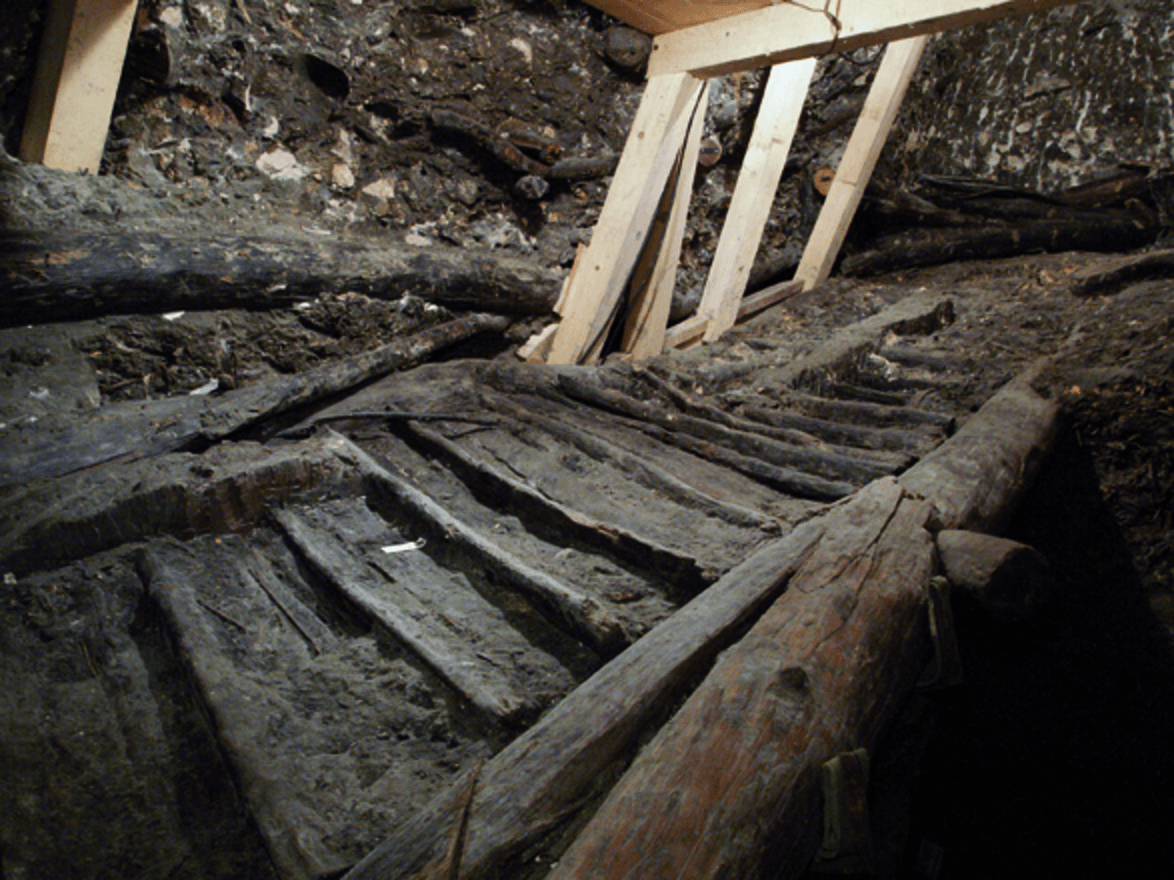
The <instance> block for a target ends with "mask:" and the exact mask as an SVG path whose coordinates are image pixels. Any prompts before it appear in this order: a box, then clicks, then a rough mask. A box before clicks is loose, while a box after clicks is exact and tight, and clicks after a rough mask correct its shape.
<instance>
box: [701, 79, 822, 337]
mask: <svg viewBox="0 0 1174 880" xmlns="http://www.w3.org/2000/svg"><path fill="white" fill-rule="evenodd" d="M814 72H815V59H814V58H804V59H801V60H799V61H791V62H788V63H787V64H780V65H778V66H776V67H774V68H772V69H771V72H770V80H769V81H768V82H767V86H766V93H765V94H764V95H763V97H762V106H761V108H760V109H759V111H758V119H757V120H755V123H754V132H753V134H751V136H750V146H749V147H748V148H747V150H746V158H745V159H744V160H743V163H742V170H741V172H740V173H739V174H738V183H737V186H735V187H734V197H733V199H732V200H731V201H730V210H729V213H728V214H727V215H726V223H725V226H724V227H722V235H721V239H720V241H719V242H718V245H717V251H716V253H715V254H714V256H713V265H712V266H711V267H710V270H709V277H708V278H707V279H706V282H705V292H704V293H703V294H702V296H701V304H700V305H699V306H698V308H697V312H698V314H699V315H703V316H705V317H707V318H708V319H709V324H708V326H707V327H706V330H705V337H704V338H705V341H706V342H713V341H714V340H716V339H717V338H718V337H719V336H721V335H722V334H723V333H725V332H726V331H727V330H729V329H730V328H731V327H733V326H734V322H735V321H736V320H737V319H738V304H739V303H740V302H741V300H742V294H743V293H745V291H746V283H747V281H748V280H749V278H750V269H751V268H752V267H753V265H754V257H755V255H756V254H757V253H758V245H759V243H760V242H761V241H762V233H763V230H765V229H766V220H767V217H768V216H769V215H770V207H771V205H772V204H773V203H774V197H775V192H776V190H778V187H779V178H780V177H782V175H783V166H784V165H786V163H787V154H788V153H789V152H790V151H791V141H792V139H793V138H794V137H795V130H796V129H797V128H798V127H799V115H800V114H801V113H802V112H803V102H804V100H805V99H806V97H807V89H808V87H809V86H810V85H811V75H812V74H813V73H814Z"/></svg>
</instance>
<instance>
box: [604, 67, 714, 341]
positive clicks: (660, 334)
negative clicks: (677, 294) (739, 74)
mask: <svg viewBox="0 0 1174 880" xmlns="http://www.w3.org/2000/svg"><path fill="white" fill-rule="evenodd" d="M708 106H709V83H706V84H705V86H704V89H703V91H702V93H701V98H700V102H699V104H698V106H697V112H696V113H695V114H694V116H693V119H692V121H691V122H690V123H689V133H688V134H687V135H686V136H685V149H684V151H683V153H682V154H681V163H680V170H679V171H678V173H677V178H676V181H675V182H673V183H672V186H671V187H670V188H668V189H666V190H665V196H666V197H669V198H671V200H672V204H671V206H670V209H669V216H668V218H667V222H666V223H665V228H664V232H663V234H662V237H661V242H660V245H659V247H657V249H656V252H655V254H651V253H650V254H648V257H649V258H654V259H655V263H654V264H653V265H652V267H651V271H650V273H649V274H648V282H647V284H646V285H644V287H643V288H642V289H641V290H640V291H639V293H638V294H637V296H636V299H635V301H634V302H633V303H632V305H631V307H630V309H629V313H628V320H627V323H626V326H625V328H624V338H623V341H622V342H621V344H620V349H621V350H622V351H625V352H627V353H628V354H630V355H631V356H632V359H633V360H637V361H641V360H647V359H648V358H653V357H656V356H657V355H658V354H660V352H661V350H662V349H663V348H664V334H665V330H666V328H667V327H668V321H669V310H670V309H671V308H672V304H673V288H674V287H676V283H677V263H678V262H679V261H680V259H681V244H682V238H683V236H684V234H685V221H686V220H687V219H688V216H689V202H690V200H691V198H692V195H693V180H694V178H695V177H696V176H697V156H698V154H699V153H700V152H701V132H702V130H703V129H704V128H705V110H706V108H707V107H708ZM650 244H651V242H650ZM641 262H642V263H643V259H642V260H641ZM641 269H642V266H641V265H639V264H638V265H637V266H636V271H635V273H634V279H638V278H641V277H642V272H641Z"/></svg>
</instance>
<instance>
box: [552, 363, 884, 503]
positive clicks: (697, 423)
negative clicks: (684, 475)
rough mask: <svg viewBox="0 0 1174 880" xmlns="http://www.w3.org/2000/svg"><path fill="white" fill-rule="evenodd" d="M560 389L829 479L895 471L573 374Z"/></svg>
mask: <svg viewBox="0 0 1174 880" xmlns="http://www.w3.org/2000/svg"><path fill="white" fill-rule="evenodd" d="M558 388H559V390H560V391H561V392H563V393H565V394H566V395H567V396H569V397H571V398H573V399H575V400H580V401H583V402H584V403H589V404H591V405H592V406H596V407H599V408H602V409H608V410H611V411H612V412H618V413H621V414H623V415H626V416H630V417H632V418H635V419H639V420H641V421H643V422H646V423H648V424H650V425H658V426H660V427H662V428H665V429H667V430H668V431H670V432H674V433H680V434H688V435H690V436H693V437H696V438H698V439H700V440H706V441H709V442H710V443H716V444H719V445H721V446H724V447H726V449H728V450H730V451H734V452H737V453H738V454H740V455H744V456H750V457H752V458H758V459H761V460H762V461H765V462H767V463H769V464H773V465H777V466H778V467H782V468H790V469H794V470H797V471H802V472H804V473H807V474H811V475H813V476H818V477H822V478H824V479H826V480H832V481H844V482H854V483H858V484H863V483H866V482H868V481H869V480H874V479H876V478H877V477H880V476H884V475H885V474H888V473H891V472H892V470H893V469H894V468H892V467H889V466H886V465H885V464H878V463H877V462H875V461H873V460H870V459H865V458H863V457H859V458H856V457H851V456H847V455H843V454H835V453H829V452H821V451H820V450H817V449H812V448H810V447H800V446H794V445H787V444H784V443H781V442H780V441H778V440H774V439H772V438H769V437H765V436H762V435H761V434H754V433H751V432H749V431H740V430H735V429H733V428H727V427H725V426H724V425H719V424H716V423H714V422H711V421H708V420H707V419H700V418H697V417H695V416H689V415H683V414H680V413H674V412H669V411H667V410H665V409H663V408H661V407H657V406H654V405H652V404H648V403H644V402H643V401H640V400H636V399H635V398H633V397H629V396H628V395H626V394H622V393H620V392H618V391H612V390H611V389H607V388H603V387H602V386H600V385H598V384H596V383H594V382H590V381H586V380H584V379H581V378H579V377H578V376H573V375H569V374H563V375H560V376H559V378H558Z"/></svg>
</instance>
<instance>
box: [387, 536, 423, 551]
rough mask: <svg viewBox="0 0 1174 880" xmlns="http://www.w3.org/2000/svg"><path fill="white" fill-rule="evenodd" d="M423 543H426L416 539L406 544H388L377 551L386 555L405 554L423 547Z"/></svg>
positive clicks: (421, 539)
mask: <svg viewBox="0 0 1174 880" xmlns="http://www.w3.org/2000/svg"><path fill="white" fill-rule="evenodd" d="M425 543H426V542H425V540H424V539H423V538H418V539H417V540H415V541H409V542H408V543H406V544H388V545H387V546H386V547H380V548H379V549H380V550H382V551H383V552H384V553H387V554H391V553H406V552H407V551H408V550H419V549H420V548H421V547H423V546H424V544H425Z"/></svg>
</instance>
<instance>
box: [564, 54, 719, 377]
mask: <svg viewBox="0 0 1174 880" xmlns="http://www.w3.org/2000/svg"><path fill="white" fill-rule="evenodd" d="M702 85H703V82H702V80H700V79H698V78H697V77H695V76H692V75H690V74H687V73H677V74H670V75H668V76H663V77H653V78H652V79H650V80H649V81H648V85H647V86H646V87H645V89H644V97H643V98H642V99H641V101H640V109H639V110H637V112H636V119H635V121H634V122H633V123H632V130H631V131H630V132H629V134H628V141H627V144H626V145H625V146H624V153H623V155H622V156H621V157H620V164H619V166H618V167H617V168H616V173H615V176H614V178H613V179H612V184H611V187H610V188H609V189H608V193H607V199H606V200H605V201H604V204H603V211H602V212H601V213H600V215H599V221H598V222H597V223H596V225H595V231H594V233H592V236H591V244H590V245H589V246H588V248H587V252H586V253H585V254H584V255H583V265H582V266H581V267H580V269H579V271H578V272H577V273H576V275H575V278H574V280H573V281H572V283H571V286H570V287H569V288H568V290H567V298H566V304H565V310H564V312H563V319H562V321H561V322H560V323H559V328H558V331H557V332H556V333H555V336H554V343H553V345H552V346H551V352H550V358H549V363H553V364H574V363H580V362H583V361H586V360H590V359H591V358H590V357H589V355H592V354H593V353H596V352H598V349H599V342H600V340H601V339H602V337H603V336H604V335H605V334H606V333H607V327H608V325H609V324H610V323H611V320H612V318H613V316H614V315H613V313H614V310H615V307H616V304H617V302H618V301H619V298H620V296H621V295H622V293H623V290H624V287H625V286H626V284H627V282H628V278H629V276H630V275H631V272H632V268H633V267H634V265H635V263H636V260H637V258H638V256H639V254H640V250H641V248H642V246H643V244H644V241H645V240H646V238H647V236H648V231H649V229H650V227H651V225H652V220H653V217H654V215H655V214H656V209H657V206H658V205H659V203H660V197H661V194H662V193H663V192H664V186H665V183H666V182H667V180H668V178H669V175H670V173H671V172H672V169H673V166H674V165H675V164H676V160H677V156H678V154H679V152H680V150H681V146H682V145H683V144H684V142H685V134H686V132H687V130H688V126H689V121H690V119H691V117H692V114H693V111H694V108H695V107H696V104H697V97H698V94H699V93H700V91H701V87H702Z"/></svg>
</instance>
